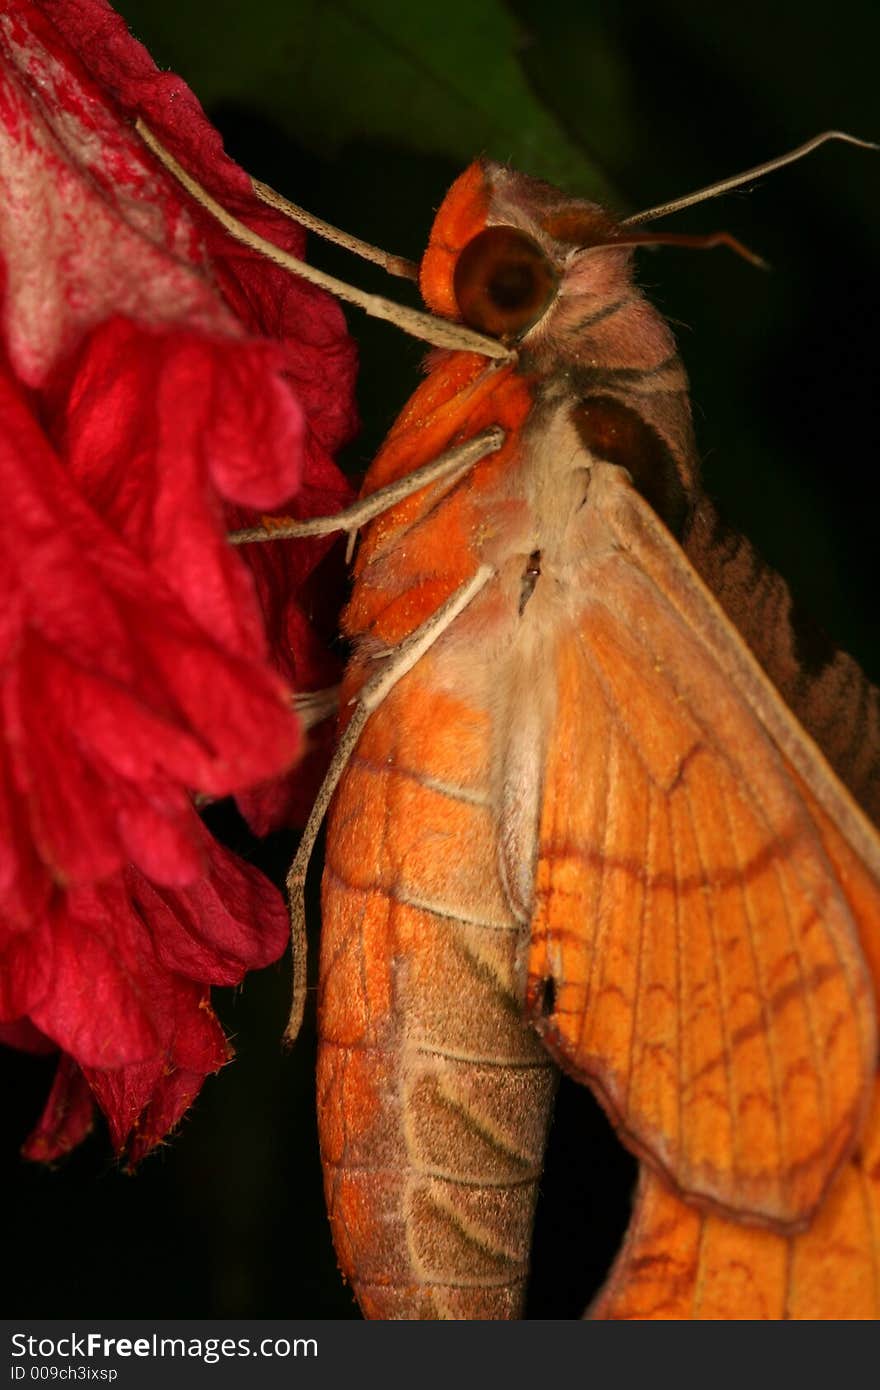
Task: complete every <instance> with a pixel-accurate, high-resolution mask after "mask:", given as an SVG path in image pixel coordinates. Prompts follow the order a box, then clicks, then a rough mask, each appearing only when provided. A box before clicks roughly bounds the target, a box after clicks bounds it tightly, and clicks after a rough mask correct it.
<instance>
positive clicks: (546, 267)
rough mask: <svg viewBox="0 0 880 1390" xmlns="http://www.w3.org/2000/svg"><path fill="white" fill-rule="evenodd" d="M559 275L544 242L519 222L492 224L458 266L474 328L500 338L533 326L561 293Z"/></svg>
mask: <svg viewBox="0 0 880 1390" xmlns="http://www.w3.org/2000/svg"><path fill="white" fill-rule="evenodd" d="M557 283H558V277H557V274H556V271H555V270H554V269H553V266H552V265H551V264H550V262H549V260H548V259H547V257H546V256H545V255H544V252H543V251H542V250H541V248H540V246H537V245H536V244H535V242H534V241H532V239H531V237H527V236H526V235H525V233H524V232H518V231H517V230H516V228H515V227H488V228H487V229H486V231H485V232H480V233H479V235H478V236H475V237H474V239H473V241H469V242H468V244H467V246H466V247H465V248H464V250H463V251H462V253H461V255H460V256H459V258H458V263H457V265H456V267H455V279H454V288H455V298H456V300H457V302H458V307H459V309H460V310H461V316H462V318H463V319H464V321H465V323H466V324H468V325H469V327H471V328H476V329H477V330H478V331H479V332H481V333H489V334H491V335H492V336H493V337H495V338H510V337H518V336H519V335H520V334H522V333H524V332H525V331H526V329H527V328H531V326H532V324H533V323H535V322H536V321H537V320H538V319H539V318H540V317H541V315H542V314H543V312H544V310H545V309H546V308H547V305H548V304H549V303H550V301H551V299H552V298H553V296H554V294H555V293H556V286H557Z"/></svg>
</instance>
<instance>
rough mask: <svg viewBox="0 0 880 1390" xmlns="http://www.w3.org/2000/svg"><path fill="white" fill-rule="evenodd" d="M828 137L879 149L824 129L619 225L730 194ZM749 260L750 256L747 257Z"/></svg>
mask: <svg viewBox="0 0 880 1390" xmlns="http://www.w3.org/2000/svg"><path fill="white" fill-rule="evenodd" d="M828 140H843V141H844V143H845V144H847V145H857V146H858V147H859V149H862V150H880V145H877V144H875V142H874V141H873V140H860V139H859V138H858V137H857V136H855V135H847V134H846V132H845V131H843V130H825V131H823V132H822V134H821V135H814V136H813V138H812V140H808V141H807V142H806V144H805V145H798V147H797V149H795V150H789V152H788V154H781V155H778V156H777V158H776V159H768V160H767V162H766V163H765V164H756V165H755V167H754V169H746V170H745V171H744V173H742V174H733V175H732V176H731V177H730V178H729V179H722V180H721V181H720V183H710V184H709V185H708V187H706V188H699V189H697V191H696V193H687V194H685V196H684V197H683V198H675V199H673V201H672V202H671V203H659V204H658V205H657V207H655V208H648V209H647V210H646V211H645V212H636V213H634V214H633V216H632V217H624V218H622V219H621V222H620V226H621V227H639V226H641V225H642V223H644V222H653V221H654V219H655V218H657V217H665V216H666V215H667V213H670V212H681V210H682V208H690V207H693V206H694V204H695V203H704V202H706V201H707V200H708V199H709V198H719V197H720V196H721V194H722V193H729V192H730V191H731V189H733V188H741V187H742V185H743V184H744V183H750V182H751V181H752V179H759V178H762V177H763V175H764V174H772V173H775V171H776V170H777V169H783V168H784V167H785V165H786V164H794V163H795V162H796V161H797V160H799V159H803V158H804V156H805V155H808V154H812V152H813V150H817V149H818V148H819V146H820V145H824V144H825V143H826V142H827V141H828ZM748 259H751V257H748Z"/></svg>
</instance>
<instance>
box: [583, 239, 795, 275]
mask: <svg viewBox="0 0 880 1390" xmlns="http://www.w3.org/2000/svg"><path fill="white" fill-rule="evenodd" d="M603 245H608V246H689V247H692V248H693V249H694V250H697V251H712V250H714V249H715V247H716V246H727V247H729V248H730V250H731V251H734V252H735V253H736V255H737V256H742V258H743V260H744V261H748V262H749V264H750V265H756V266H758V268H759V269H760V270H769V268H770V267H769V266H768V264H767V262H766V261H765V260H764V258H763V256H759V255H758V254H757V252H755V251H752V250H750V249H749V247H748V246H746V245H745V244H744V242H742V241H739V240H738V239H737V237H735V236H731V234H730V232H707V233H705V234H704V235H702V236H701V235H699V234H697V235H696V236H691V235H690V234H689V233H687V232H658V233H656V234H652V233H651V232H646V233H645V235H644V236H642V235H640V234H639V233H638V232H636V233H635V234H634V235H633V236H627V235H626V234H624V235H623V236H617V237H615V238H614V240H613V241H609V242H606V243H603ZM589 249H591V250H599V249H601V248H600V247H591V248H589Z"/></svg>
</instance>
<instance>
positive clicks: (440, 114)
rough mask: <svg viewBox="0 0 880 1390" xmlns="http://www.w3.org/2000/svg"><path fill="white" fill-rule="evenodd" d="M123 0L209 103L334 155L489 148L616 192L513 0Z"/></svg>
mask: <svg viewBox="0 0 880 1390" xmlns="http://www.w3.org/2000/svg"><path fill="white" fill-rule="evenodd" d="M119 8H120V9H121V11H122V13H123V14H124V15H125V16H126V18H127V19H128V21H129V23H130V24H131V26H132V28H133V30H134V32H135V33H136V34H137V36H138V37H139V38H141V39H142V40H143V42H144V43H146V45H147V47H148V48H149V49H150V50H151V52H152V53H153V56H154V57H155V58H156V60H157V61H159V62H161V63H164V64H166V65H168V66H171V67H173V68H174V69H175V70H176V71H177V72H179V73H180V74H181V75H182V76H183V77H184V78H185V79H186V80H187V81H188V82H189V83H190V85H191V86H192V87H193V88H194V90H195V92H196V93H197V95H198V96H199V98H200V99H201V101H202V102H203V104H204V105H205V106H207V107H209V108H210V107H212V106H216V105H218V104H221V103H222V104H228V103H235V104H241V105H245V106H247V107H249V108H251V109H253V110H256V111H258V112H259V113H260V114H262V115H264V116H265V117H267V118H269V119H271V120H272V121H273V122H275V123H276V124H277V125H278V126H279V127H280V129H281V130H282V131H283V132H284V133H285V134H286V135H288V136H289V137H291V138H292V139H294V140H296V141H298V142H299V143H300V144H305V145H308V146H310V147H312V148H314V149H317V150H321V151H323V152H325V153H330V154H332V153H334V152H336V151H338V150H339V149H340V148H342V147H344V146H345V145H347V144H349V143H351V142H354V141H361V140H365V139H366V140H371V141H374V142H375V141H384V142H388V143H390V144H394V145H397V146H400V147H403V148H407V149H411V150H415V151H417V152H420V153H424V154H428V155H441V156H444V157H446V158H449V159H451V160H453V161H454V162H455V163H456V164H459V165H465V164H467V163H469V162H470V160H471V159H472V158H473V157H474V156H475V155H477V154H487V155H489V156H490V157H492V158H494V159H499V160H503V161H505V162H509V163H511V164H513V165H515V166H516V167H517V168H519V169H522V170H524V171H525V172H528V173H531V174H535V175H537V176H539V177H541V178H545V179H548V180H549V181H550V182H552V183H557V184H559V185H560V186H561V187H563V188H565V189H567V190H569V191H571V192H572V193H580V194H584V195H586V196H590V197H594V198H598V199H600V200H601V201H608V200H609V198H611V192H610V189H609V186H608V184H607V183H606V181H605V180H604V178H603V175H602V173H601V171H600V167H599V165H598V163H597V162H596V161H595V160H593V159H591V158H590V157H588V156H587V155H586V154H585V152H584V150H583V149H582V148H580V146H579V145H578V144H577V143H576V142H575V141H574V140H573V139H571V138H570V137H569V135H568V134H567V133H566V131H565V129H564V128H563V126H562V125H561V124H560V123H559V121H557V119H556V118H555V117H554V116H553V115H552V114H551V113H550V112H548V111H547V109H546V108H545V106H544V104H543V103H542V102H541V100H540V99H539V98H538V97H537V96H536V95H535V92H534V91H533V90H532V88H531V86H530V84H529V82H528V80H527V79H526V76H525V75H524V72H523V67H522V64H521V62H520V49H521V45H522V44H523V42H524V35H523V33H522V31H521V30H520V28H519V26H518V24H517V23H516V21H515V20H514V19H513V18H512V17H511V15H510V14H509V12H508V11H507V9H506V8H505V6H504V5H503V4H502V3H501V2H500V0H477V2H476V3H474V0H471V3H466V2H465V0H446V3H444V4H443V5H442V6H439V5H438V6H434V7H431V8H430V9H428V8H427V7H425V6H421V5H413V4H412V3H409V0H324V2H323V3H316V2H315V0H253V2H252V3H249V4H247V5H242V4H241V3H239V0H235V2H234V3H230V2H229V0H220V3H218V0H191V3H189V4H188V5H181V4H180V3H179V0H177V3H169V0H121V2H120V5H119ZM599 66H601V63H600V64H599ZM593 86H594V87H595V86H596V84H595V83H594V84H593ZM612 201H613V199H612Z"/></svg>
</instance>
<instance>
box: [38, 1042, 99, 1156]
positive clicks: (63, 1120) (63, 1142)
mask: <svg viewBox="0 0 880 1390" xmlns="http://www.w3.org/2000/svg"><path fill="white" fill-rule="evenodd" d="M94 1118H95V1108H94V1103H93V1101H92V1093H91V1091H90V1090H89V1085H88V1082H87V1081H86V1079H85V1077H84V1076H83V1074H82V1072H81V1071H80V1069H79V1067H78V1066H77V1065H76V1063H75V1062H74V1060H73V1058H71V1057H66V1056H64V1055H63V1054H62V1056H61V1058H60V1060H59V1062H58V1070H57V1072H56V1073H55V1080H54V1082H53V1084H52V1089H51V1091H50V1092H49V1098H48V1100H47V1101H46V1108H45V1109H44V1111H43V1113H42V1115H41V1116H40V1119H39V1122H38V1123H37V1125H36V1127H35V1128H34V1129H33V1130H32V1132H31V1134H30V1135H29V1136H28V1138H27V1140H26V1142H25V1143H24V1144H23V1145H22V1150H21V1152H22V1156H23V1157H24V1158H29V1159H32V1160H33V1161H34V1162H39V1163H51V1162H53V1161H54V1160H55V1159H58V1158H63V1157H64V1155H65V1154H68V1153H69V1152H70V1150H71V1149H75V1148H76V1146H77V1144H81V1143H82V1141H83V1139H85V1137H86V1135H87V1134H88V1133H89V1132H90V1130H91V1128H92V1125H93V1124H94Z"/></svg>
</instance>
